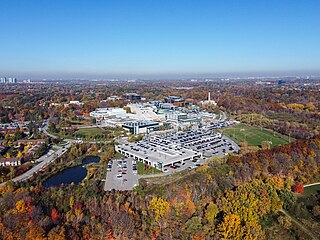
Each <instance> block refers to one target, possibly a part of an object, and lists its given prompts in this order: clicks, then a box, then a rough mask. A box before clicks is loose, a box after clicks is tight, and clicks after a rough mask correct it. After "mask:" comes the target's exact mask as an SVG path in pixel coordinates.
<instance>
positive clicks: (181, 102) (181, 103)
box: [164, 96, 187, 107]
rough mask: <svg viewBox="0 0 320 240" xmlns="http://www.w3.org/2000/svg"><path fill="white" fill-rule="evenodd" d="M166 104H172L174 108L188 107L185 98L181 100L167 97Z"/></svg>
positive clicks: (175, 97)
mask: <svg viewBox="0 0 320 240" xmlns="http://www.w3.org/2000/svg"><path fill="white" fill-rule="evenodd" d="M164 102H166V103H172V104H173V105H174V106H177V107H184V106H186V105H187V103H186V101H185V100H184V99H183V98H180V97H177V96H169V97H165V98H164Z"/></svg>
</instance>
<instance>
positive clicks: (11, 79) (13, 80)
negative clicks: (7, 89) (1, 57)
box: [8, 77, 17, 83]
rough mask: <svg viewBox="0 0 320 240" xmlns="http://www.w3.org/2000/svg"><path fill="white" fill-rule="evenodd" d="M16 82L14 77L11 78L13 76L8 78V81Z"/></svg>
mask: <svg viewBox="0 0 320 240" xmlns="http://www.w3.org/2000/svg"><path fill="white" fill-rule="evenodd" d="M16 82H17V79H16V78H13V77H9V78H8V83H16Z"/></svg>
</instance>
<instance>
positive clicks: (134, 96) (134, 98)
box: [123, 93, 141, 102]
mask: <svg viewBox="0 0 320 240" xmlns="http://www.w3.org/2000/svg"><path fill="white" fill-rule="evenodd" d="M123 97H124V99H126V100H127V101H131V102H139V101H141V96H140V95H139V94H137V93H126V94H125V95H124V96H123Z"/></svg>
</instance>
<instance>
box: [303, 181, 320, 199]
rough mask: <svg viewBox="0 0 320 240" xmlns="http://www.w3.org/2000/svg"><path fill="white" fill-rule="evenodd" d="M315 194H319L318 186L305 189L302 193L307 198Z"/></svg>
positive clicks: (319, 187)
mask: <svg viewBox="0 0 320 240" xmlns="http://www.w3.org/2000/svg"><path fill="white" fill-rule="evenodd" d="M317 192H320V184H319V185H314V186H310V187H305V188H304V191H303V196H304V197H307V196H310V195H312V194H316V193H317Z"/></svg>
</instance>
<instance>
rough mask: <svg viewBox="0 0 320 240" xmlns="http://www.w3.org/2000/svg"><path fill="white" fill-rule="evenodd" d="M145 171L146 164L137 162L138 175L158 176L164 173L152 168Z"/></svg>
mask: <svg viewBox="0 0 320 240" xmlns="http://www.w3.org/2000/svg"><path fill="white" fill-rule="evenodd" d="M148 167H149V168H146V169H144V164H143V163H142V162H140V161H137V169H138V174H139V175H145V174H157V173H162V172H161V171H160V170H158V169H156V168H154V167H150V166H148Z"/></svg>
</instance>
